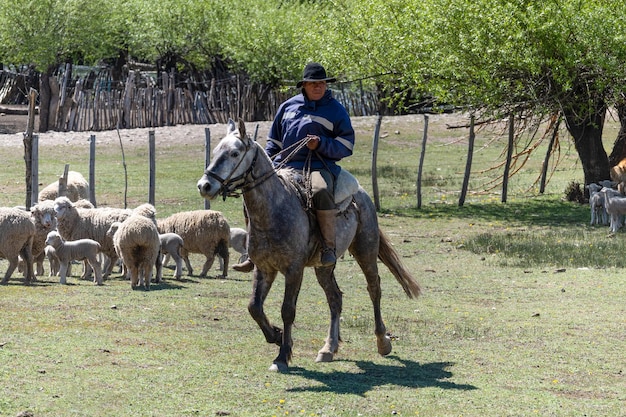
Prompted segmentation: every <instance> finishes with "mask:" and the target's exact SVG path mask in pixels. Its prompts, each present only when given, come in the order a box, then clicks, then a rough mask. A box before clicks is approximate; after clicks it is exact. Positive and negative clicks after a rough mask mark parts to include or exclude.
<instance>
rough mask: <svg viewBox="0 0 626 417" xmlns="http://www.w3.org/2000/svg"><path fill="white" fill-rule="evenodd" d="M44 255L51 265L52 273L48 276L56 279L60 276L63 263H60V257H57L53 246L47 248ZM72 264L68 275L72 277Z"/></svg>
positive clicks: (68, 269)
mask: <svg viewBox="0 0 626 417" xmlns="http://www.w3.org/2000/svg"><path fill="white" fill-rule="evenodd" d="M44 253H45V255H46V258H48V263H49V264H50V272H49V273H48V276H50V277H54V276H57V275H59V272H60V269H61V262H60V261H59V257H58V256H57V251H56V250H55V249H54V248H53V247H52V246H47V245H46V248H45V249H44ZM71 270H72V264H71V263H70V264H69V266H68V267H67V275H72V272H71Z"/></svg>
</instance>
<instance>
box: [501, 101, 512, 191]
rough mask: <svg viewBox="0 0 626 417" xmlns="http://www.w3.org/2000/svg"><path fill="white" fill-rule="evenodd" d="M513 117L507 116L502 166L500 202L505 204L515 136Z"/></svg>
mask: <svg viewBox="0 0 626 417" xmlns="http://www.w3.org/2000/svg"><path fill="white" fill-rule="evenodd" d="M514 117H515V116H513V113H511V114H510V116H509V147H508V149H507V150H506V163H505V165H504V175H503V176H502V202H503V203H506V196H507V193H508V189H509V170H510V169H511V158H512V156H513V138H514V136H515V119H514Z"/></svg>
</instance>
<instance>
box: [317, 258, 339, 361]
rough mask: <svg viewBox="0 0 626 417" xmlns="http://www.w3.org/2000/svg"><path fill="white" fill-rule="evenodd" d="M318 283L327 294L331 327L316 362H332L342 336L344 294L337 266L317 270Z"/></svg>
mask: <svg viewBox="0 0 626 417" xmlns="http://www.w3.org/2000/svg"><path fill="white" fill-rule="evenodd" d="M315 275H316V276H317V281H318V282H319V284H320V286H321V287H322V289H323V290H324V293H325V294H326V301H327V302H328V307H329V308H330V326H329V328H328V336H327V337H326V341H325V343H324V346H323V347H322V348H321V349H320V351H319V352H317V358H316V359H315V362H331V361H332V360H333V357H334V355H335V354H336V353H337V351H338V350H339V342H340V341H341V336H340V332H339V319H340V317H341V309H342V293H341V290H340V289H339V286H338V285H337V281H336V280H335V266H334V265H333V266H330V267H318V268H315Z"/></svg>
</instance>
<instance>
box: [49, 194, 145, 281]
mask: <svg viewBox="0 0 626 417" xmlns="http://www.w3.org/2000/svg"><path fill="white" fill-rule="evenodd" d="M54 210H55V212H56V216H57V229H58V231H59V234H60V235H61V237H62V238H63V239H65V240H78V239H92V240H95V241H96V242H98V243H100V246H101V248H100V251H101V252H102V253H103V254H104V255H106V256H107V257H108V260H107V263H106V265H105V267H104V268H103V278H104V279H106V278H107V277H108V276H109V274H110V273H111V270H112V269H113V265H115V262H116V261H117V259H118V256H117V253H116V252H115V248H114V245H113V240H112V239H111V238H107V231H108V230H109V228H110V227H111V224H113V223H114V222H123V221H124V220H126V219H127V218H128V217H129V216H130V215H131V214H132V213H133V211H132V210H130V209H118V208H93V209H83V208H76V207H75V206H74V204H73V203H72V202H71V201H70V200H69V198H67V197H58V198H57V199H56V200H54Z"/></svg>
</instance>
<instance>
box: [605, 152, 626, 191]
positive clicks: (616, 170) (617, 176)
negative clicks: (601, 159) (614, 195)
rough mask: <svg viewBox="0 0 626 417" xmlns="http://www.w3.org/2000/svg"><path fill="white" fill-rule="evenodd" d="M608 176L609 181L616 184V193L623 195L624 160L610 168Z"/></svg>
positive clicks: (625, 165)
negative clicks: (609, 177)
mask: <svg viewBox="0 0 626 417" xmlns="http://www.w3.org/2000/svg"><path fill="white" fill-rule="evenodd" d="M609 174H610V176H611V180H613V182H615V183H616V184H617V191H619V192H620V193H621V194H624V191H625V188H626V158H624V159H622V160H621V161H619V162H618V163H617V164H615V165H614V166H612V167H611V169H610V171H609Z"/></svg>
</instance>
